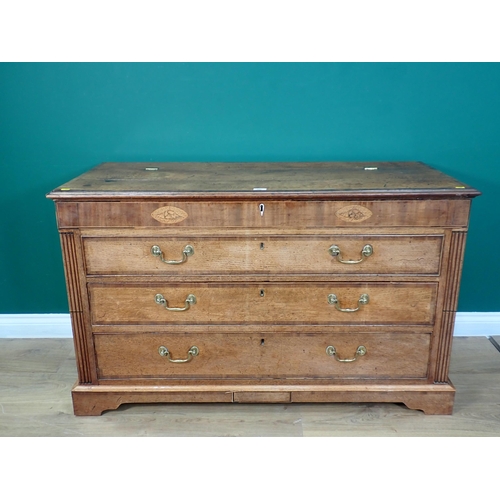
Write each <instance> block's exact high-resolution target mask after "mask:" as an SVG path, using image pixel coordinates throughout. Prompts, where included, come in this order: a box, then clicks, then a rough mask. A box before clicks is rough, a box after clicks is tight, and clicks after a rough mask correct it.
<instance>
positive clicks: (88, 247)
mask: <svg viewBox="0 0 500 500" xmlns="http://www.w3.org/2000/svg"><path fill="white" fill-rule="evenodd" d="M83 241H84V249H85V262H86V268H87V273H88V274H90V275H98V274H109V275H113V274H115V275H141V274H167V275H174V276H175V275H182V276H186V275H196V274H197V275H200V274H202V275H210V274H217V275H218V274H221V273H223V274H226V273H232V274H234V273H237V274H245V273H263V274H271V273H272V274H280V273H282V274H304V273H316V274H325V273H328V274H332V273H334V274H337V273H338V274H377V275H390V274H410V275H411V274H425V275H438V274H439V267H440V260H441V249H442V245H443V236H442V235H382V236H380V235H363V236H353V235H335V236H331V235H329V236H314V235H302V236H259V237H243V236H241V237H229V236H217V237H201V236H185V237H172V238H165V237H148V238H129V237H114V238H106V237H85V238H84V239H83ZM165 261H167V262H168V263H167V262H165ZM358 261H359V262H358ZM179 262H180V263H179ZM353 262H356V263H355V264H354V263H353Z"/></svg>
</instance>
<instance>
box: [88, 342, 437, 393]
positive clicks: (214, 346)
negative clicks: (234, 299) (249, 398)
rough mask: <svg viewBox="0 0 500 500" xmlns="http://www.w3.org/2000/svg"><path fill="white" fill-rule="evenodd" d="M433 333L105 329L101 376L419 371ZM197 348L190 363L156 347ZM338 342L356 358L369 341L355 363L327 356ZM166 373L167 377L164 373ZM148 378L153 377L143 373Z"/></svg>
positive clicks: (99, 348)
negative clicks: (127, 331)
mask: <svg viewBox="0 0 500 500" xmlns="http://www.w3.org/2000/svg"><path fill="white" fill-rule="evenodd" d="M429 339H430V335H426V334H414V333H398V334H393V335H388V334H384V333H382V332H379V333H359V334H351V333H346V334H323V335H320V334H307V333H301V334H288V335H286V334H280V335H278V334H266V333H261V334H259V335H256V334H254V335H242V334H238V333H234V334H233V335H227V334H211V335H191V334H184V335H169V334H166V333H150V334H145V333H141V334H137V335H134V334H128V335H119V334H108V335H106V334H99V335H96V336H95V348H96V356H97V363H98V369H99V374H100V379H101V380H104V379H114V378H121V379H128V380H130V379H137V378H142V379H147V378H149V379H150V381H149V383H150V384H166V383H168V380H171V379H183V378H196V379H200V378H209V379H215V378H240V379H243V378H246V379H248V380H249V381H250V383H251V381H252V380H256V379H259V378H260V379H263V378H274V379H284V378H286V379H288V380H291V379H294V378H295V379H297V378H309V379H316V378H326V379H338V378H356V379H360V378H364V379H367V380H370V379H383V378H387V379H391V378H405V379H410V378H421V379H425V377H426V376H427V366H428V362H429V359H428V358H429ZM193 345H195V346H197V347H198V348H199V354H198V356H196V357H193V358H192V359H191V361H189V362H186V363H172V362H169V361H168V360H167V359H166V358H165V357H162V356H160V355H159V353H158V348H159V347H160V346H165V347H167V349H168V350H169V351H170V353H171V356H172V359H187V358H188V356H187V353H188V351H189V349H190V348H191V346H193ZM330 345H333V346H334V347H335V348H336V350H337V353H338V356H339V357H340V358H341V359H342V358H353V356H354V355H355V353H356V349H357V348H358V346H360V345H363V346H365V347H366V349H367V353H366V354H365V355H364V356H360V357H359V358H358V359H356V361H354V362H351V363H342V362H339V361H337V360H335V358H334V357H332V356H328V355H327V353H326V348H327V347H328V346H330ZM160 379H163V380H160ZM145 383H147V380H146V381H145Z"/></svg>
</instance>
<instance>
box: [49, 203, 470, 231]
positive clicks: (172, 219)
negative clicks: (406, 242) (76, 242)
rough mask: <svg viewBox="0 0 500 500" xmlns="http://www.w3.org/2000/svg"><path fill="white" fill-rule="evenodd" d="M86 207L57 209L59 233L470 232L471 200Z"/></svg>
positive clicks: (60, 206)
mask: <svg viewBox="0 0 500 500" xmlns="http://www.w3.org/2000/svg"><path fill="white" fill-rule="evenodd" d="M252 198H254V199H253V201H204V202H186V201H180V200H171V201H167V200H162V201H159V202H153V201H151V202H150V201H143V202H133V201H131V202H129V201H82V202H69V201H68V202H64V203H59V204H58V205H57V213H58V224H59V227H60V228H70V227H78V228H86V227H115V228H116V227H162V228H169V227H171V228H174V227H190V228H230V227H239V228H269V227H277V228H295V229H301V228H308V227H309V228H315V227H318V228H335V227H356V228H360V227H450V226H461V227H463V226H466V225H467V221H468V211H469V205H470V200H467V199H456V200H404V201H403V200H401V201H400V200H397V201H396V200H387V201H368V200H365V201H355V200H352V201H350V200H346V201H303V200H300V201H299V200H288V201H274V200H272V201H267V200H266V199H264V198H262V199H259V198H258V197H257V196H255V197H252Z"/></svg>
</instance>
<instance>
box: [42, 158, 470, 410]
mask: <svg viewBox="0 0 500 500" xmlns="http://www.w3.org/2000/svg"><path fill="white" fill-rule="evenodd" d="M478 194H479V192H478V191H476V190H474V189H473V188H471V187H469V186H467V185H464V184H462V183H460V182H459V181H457V180H455V179H453V178H451V177H449V176H447V175H444V174H443V173H440V172H439V171H437V170H435V169H432V168H430V167H428V166H426V165H424V164H422V163H411V162H408V163H403V162H392V163H389V162H383V163H381V162H370V163H105V164H102V165H99V166H98V167H96V168H94V169H92V170H90V171H89V172H87V173H85V174H83V175H81V176H80V177H77V178H76V179H74V180H72V181H70V182H69V183H67V184H64V185H63V186H61V187H59V188H57V189H55V190H54V191H52V192H51V193H49V195H48V197H49V198H52V199H53V200H54V201H55V203H56V210H57V223H58V228H59V232H60V237H61V245H62V253H63V259H64V266H65V273H66V282H67V289H68V297H69V305H70V312H71V319H72V327H73V335H74V342H75V351H76V359H77V366H78V382H77V383H76V385H75V386H74V388H73V391H72V396H73V404H74V412H75V414H76V415H100V414H101V413H102V412H103V411H104V410H108V409H115V408H117V407H118V406H119V405H121V404H123V403H134V402H141V403H145V402H163V403H174V402H176V403H178V402H197V403H199V402H228V403H230V402H240V403H264V402H270V403H272V402H274V403H293V402H393V403H394V402H400V403H404V404H405V405H407V406H408V407H409V408H413V409H420V410H423V411H424V412H425V413H428V414H449V413H451V412H452V408H453V400H454V394H455V389H454V387H453V385H452V384H451V382H450V381H449V379H448V367H449V360H450V349H451V341H452V334H453V326H454V320H455V311H456V305H457V298H458V291H459V281H460V274H461V267H462V260H463V254H464V245H465V239H466V234H467V227H468V221H469V209H470V202H471V198H473V197H475V196H477V195H478Z"/></svg>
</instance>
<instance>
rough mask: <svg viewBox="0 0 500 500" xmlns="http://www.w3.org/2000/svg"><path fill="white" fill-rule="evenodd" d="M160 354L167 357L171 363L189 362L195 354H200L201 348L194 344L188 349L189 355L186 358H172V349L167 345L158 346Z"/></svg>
mask: <svg viewBox="0 0 500 500" xmlns="http://www.w3.org/2000/svg"><path fill="white" fill-rule="evenodd" d="M158 354H159V355H160V356H163V357H165V358H167V359H168V360H169V361H170V362H171V363H187V362H188V361H191V360H192V359H193V356H198V354H200V350H199V349H198V348H197V347H196V346H195V345H194V346H192V347H191V348H190V349H189V351H188V357H187V358H186V359H172V358H171V357H170V351H169V350H168V349H167V348H166V347H165V346H163V345H162V346H160V347H159V348H158Z"/></svg>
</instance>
